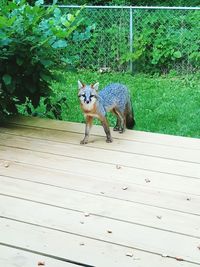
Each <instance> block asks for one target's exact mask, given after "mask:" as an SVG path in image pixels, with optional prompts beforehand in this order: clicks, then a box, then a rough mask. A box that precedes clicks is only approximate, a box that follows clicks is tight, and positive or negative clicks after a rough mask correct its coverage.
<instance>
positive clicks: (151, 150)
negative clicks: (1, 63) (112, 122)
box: [1, 125, 200, 163]
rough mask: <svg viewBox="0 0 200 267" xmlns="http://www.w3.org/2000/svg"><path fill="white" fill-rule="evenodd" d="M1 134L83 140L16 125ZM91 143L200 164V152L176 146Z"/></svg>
mask: <svg viewBox="0 0 200 267" xmlns="http://www.w3.org/2000/svg"><path fill="white" fill-rule="evenodd" d="M1 133H7V134H10V135H19V136H23V137H29V138H37V139H42V140H48V141H54V142H59V143H65V144H66V143H69V144H75V145H77V144H78V145H79V141H80V140H81V138H82V134H79V133H72V132H63V131H58V130H51V129H45V128H44V129H43V128H36V127H34V128H33V127H31V128H29V127H23V126H16V125H10V126H9V127H7V128H1ZM90 141H91V142H90V143H89V144H87V147H93V148H101V149H102V148H103V149H105V150H111V151H113V150H114V151H121V152H126V153H131V154H140V155H148V156H153V157H162V158H167V159H177V160H182V161H188V162H197V163H200V150H195V149H191V148H179V147H178V148H177V147H175V146H166V145H159V144H151V143H143V142H138V141H133V140H132V141H129V140H123V139H116V140H115V141H114V142H113V143H112V145H108V144H106V143H105V138H103V137H100V136H96V137H94V136H93V137H92V138H91V139H90Z"/></svg>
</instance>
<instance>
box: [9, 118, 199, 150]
mask: <svg viewBox="0 0 200 267" xmlns="http://www.w3.org/2000/svg"><path fill="white" fill-rule="evenodd" d="M9 121H10V123H12V124H15V125H26V126H32V127H40V128H46V129H57V130H61V131H69V132H77V133H84V128H85V125H84V124H80V123H71V122H66V121H56V120H50V119H41V118H35V117H25V116H18V117H16V116H15V117H11V118H10V120H9ZM92 133H93V134H94V135H100V136H105V134H104V132H103V129H102V127H100V126H95V125H94V126H93V128H92ZM112 136H113V137H114V138H118V139H120V138H122V139H126V140H135V141H142V142H146V143H154V144H163V145H172V146H176V147H185V148H187V147H189V148H190V149H200V139H198V138H188V137H181V136H173V135H163V134H158V133H150V132H142V131H133V130H127V131H126V132H125V133H124V134H123V135H120V134H118V133H116V132H112Z"/></svg>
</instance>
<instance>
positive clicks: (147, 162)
mask: <svg viewBox="0 0 200 267" xmlns="http://www.w3.org/2000/svg"><path fill="white" fill-rule="evenodd" d="M0 137H1V139H0V145H2V146H9V147H12V148H18V147H19V148H23V149H28V150H31V151H38V152H45V153H50V154H53V155H55V156H59V157H62V158H63V159H64V158H65V157H68V159H67V160H70V158H78V159H80V160H84V161H85V160H88V161H92V162H98V163H100V164H104V165H108V164H113V165H115V166H116V165H122V166H123V167H127V168H139V169H145V170H150V171H157V172H162V173H163V172H164V173H170V174H176V175H182V176H189V177H194V178H200V164H197V163H191V162H187V163H186V162H182V161H177V160H167V159H163V158H154V157H148V156H146V155H134V154H128V153H122V152H119V151H108V150H107V151H106V156H105V151H104V150H102V149H98V150H97V149H96V148H92V147H87V146H80V145H78V146H77V145H71V144H63V143H62V144H60V143H55V142H52V141H43V140H41V141H40V140H38V139H30V138H26V137H20V136H11V135H6V134H5V135H4V134H0ZM5 149H6V148H5ZM9 149H10V148H9ZM63 156H64V157H63ZM85 168H87V166H85Z"/></svg>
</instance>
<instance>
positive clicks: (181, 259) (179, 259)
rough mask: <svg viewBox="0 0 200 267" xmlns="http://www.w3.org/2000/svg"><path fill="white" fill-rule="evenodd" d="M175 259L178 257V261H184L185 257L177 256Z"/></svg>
mask: <svg viewBox="0 0 200 267" xmlns="http://www.w3.org/2000/svg"><path fill="white" fill-rule="evenodd" d="M175 259H176V260H177V261H183V260H184V259H183V258H180V257H175Z"/></svg>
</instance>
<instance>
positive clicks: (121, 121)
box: [113, 108, 126, 133]
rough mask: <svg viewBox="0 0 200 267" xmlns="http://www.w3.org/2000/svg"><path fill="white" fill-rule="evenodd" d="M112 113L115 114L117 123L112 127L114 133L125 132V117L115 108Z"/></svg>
mask: <svg viewBox="0 0 200 267" xmlns="http://www.w3.org/2000/svg"><path fill="white" fill-rule="evenodd" d="M113 112H114V113H115V115H116V117H117V123H116V126H115V127H114V129H113V130H114V131H118V132H119V133H123V132H124V131H125V125H126V117H125V116H124V114H123V113H122V112H121V111H120V110H119V109H117V108H114V109H113Z"/></svg>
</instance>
